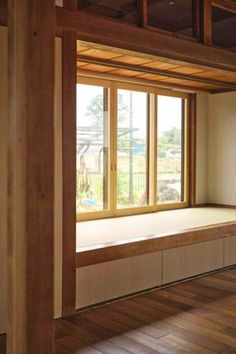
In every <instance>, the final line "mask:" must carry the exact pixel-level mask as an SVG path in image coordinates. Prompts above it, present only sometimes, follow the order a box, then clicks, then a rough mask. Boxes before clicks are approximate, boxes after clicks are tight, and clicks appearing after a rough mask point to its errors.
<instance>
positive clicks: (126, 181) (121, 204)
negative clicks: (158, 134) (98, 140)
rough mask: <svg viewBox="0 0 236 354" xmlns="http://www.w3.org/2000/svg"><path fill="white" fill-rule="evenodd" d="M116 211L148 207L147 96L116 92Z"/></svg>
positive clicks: (138, 93)
mask: <svg viewBox="0 0 236 354" xmlns="http://www.w3.org/2000/svg"><path fill="white" fill-rule="evenodd" d="M117 94H118V104H117V105H118V107H117V112H118V114H117V125H118V131H117V208H129V207H141V206H145V205H148V94H147V93H143V92H136V91H129V90H121V89H119V90H118V93H117Z"/></svg>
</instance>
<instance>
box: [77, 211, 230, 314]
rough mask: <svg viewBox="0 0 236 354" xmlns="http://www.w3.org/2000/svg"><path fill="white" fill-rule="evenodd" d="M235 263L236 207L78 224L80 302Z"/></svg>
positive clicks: (155, 284)
mask: <svg viewBox="0 0 236 354" xmlns="http://www.w3.org/2000/svg"><path fill="white" fill-rule="evenodd" d="M233 264H236V209H230V208H209V207H206V208H189V209H181V210H174V211H173V210H172V211H164V212H159V213H152V214H145V215H138V216H137V215H136V216H128V217H121V218H115V219H104V220H94V221H86V222H81V223H78V225H77V287H78V289H77V308H81V307H84V306H89V305H92V304H96V303H99V302H103V301H108V300H110V299H113V298H116V297H120V296H125V295H128V294H131V293H135V292H138V291H143V290H145V289H149V288H152V287H156V286H161V285H164V284H168V283H171V282H175V281H177V280H181V279H185V278H188V277H191V276H194V275H198V274H202V273H206V272H209V271H212V270H216V269H220V268H223V267H226V266H229V265H233Z"/></svg>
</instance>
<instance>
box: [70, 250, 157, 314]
mask: <svg viewBox="0 0 236 354" xmlns="http://www.w3.org/2000/svg"><path fill="white" fill-rule="evenodd" d="M161 261H162V260H161V253H160V252H154V253H150V254H146V255H141V256H137V257H131V258H125V259H121V260H117V261H113V262H109V263H101V264H97V265H92V266H88V267H83V268H79V269H77V277H76V282H77V291H76V297H77V300H76V308H77V309H78V308H82V307H86V306H89V305H92V304H96V303H101V302H104V301H108V300H110V299H114V298H118V297H121V296H125V295H127V294H132V293H136V292H138V291H142V290H144V289H150V288H152V287H155V286H158V285H161Z"/></svg>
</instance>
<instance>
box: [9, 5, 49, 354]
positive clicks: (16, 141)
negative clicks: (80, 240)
mask: <svg viewBox="0 0 236 354" xmlns="http://www.w3.org/2000/svg"><path fill="white" fill-rule="evenodd" d="M8 3H9V7H8V12H9V21H8V33H9V42H8V46H9V97H10V100H9V137H8V139H9V141H8V146H9V165H8V172H9V174H8V198H9V199H8V215H9V216H8V240H9V244H8V260H9V269H8V277H9V282H8V283H9V292H8V312H9V315H8V317H9V323H8V333H7V346H8V347H7V353H8V354H15V353H17V354H26V353H27V354H35V353H44V354H51V353H53V352H54V321H53V302H54V299H53V297H54V296H53V295H54V294H53V293H54V289H53V266H54V265H53V263H54V119H53V117H54V46H55V42H54V34H55V28H54V24H55V4H54V1H53V0H41V1H38V0H31V1H28V0H21V1H18V0H9V1H8Z"/></svg>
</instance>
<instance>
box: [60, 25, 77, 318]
mask: <svg viewBox="0 0 236 354" xmlns="http://www.w3.org/2000/svg"><path fill="white" fill-rule="evenodd" d="M62 43H63V44H62V107H63V108H62V146H63V147H62V151H63V251H62V252H63V258H62V262H63V263H62V314H63V316H68V315H71V314H73V313H74V312H75V296H76V208H75V201H76V56H77V55H76V54H77V53H76V33H75V32H64V34H63V39H62Z"/></svg>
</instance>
